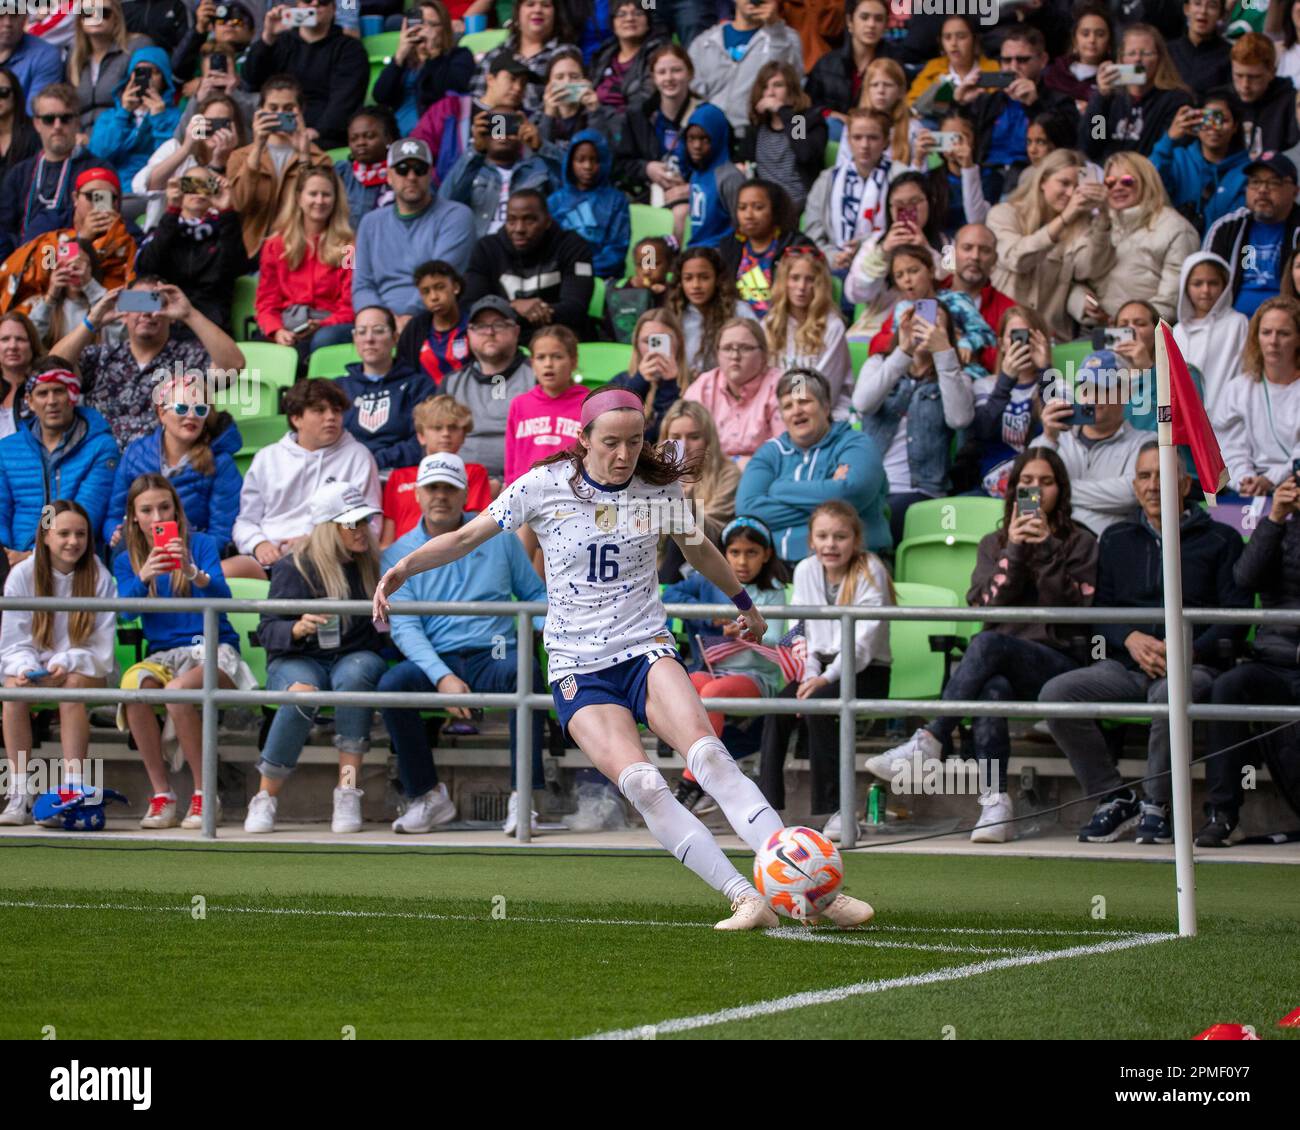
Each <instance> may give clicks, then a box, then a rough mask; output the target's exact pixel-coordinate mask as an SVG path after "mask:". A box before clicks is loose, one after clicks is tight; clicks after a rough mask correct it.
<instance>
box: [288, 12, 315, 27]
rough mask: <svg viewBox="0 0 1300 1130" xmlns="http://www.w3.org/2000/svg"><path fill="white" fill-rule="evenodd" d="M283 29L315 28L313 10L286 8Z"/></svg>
mask: <svg viewBox="0 0 1300 1130" xmlns="http://www.w3.org/2000/svg"><path fill="white" fill-rule="evenodd" d="M284 26H285V27H315V26H316V9H315V8H286V9H285V12H284Z"/></svg>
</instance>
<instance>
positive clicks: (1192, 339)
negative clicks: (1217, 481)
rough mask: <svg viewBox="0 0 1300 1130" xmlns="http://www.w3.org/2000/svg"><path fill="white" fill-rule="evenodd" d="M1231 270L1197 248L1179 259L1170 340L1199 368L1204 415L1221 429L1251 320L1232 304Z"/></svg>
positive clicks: (1217, 257) (1214, 425) (1211, 424)
mask: <svg viewBox="0 0 1300 1130" xmlns="http://www.w3.org/2000/svg"><path fill="white" fill-rule="evenodd" d="M1231 279H1232V272H1231V271H1230V270H1229V268H1228V264H1227V263H1225V262H1224V261H1223V259H1221V258H1220V257H1219V256H1218V255H1215V254H1214V252H1212V251H1197V252H1194V253H1193V254H1191V255H1189V256H1188V257H1187V258H1186V259H1184V260H1183V269H1182V274H1181V275H1180V277H1179V279H1178V324H1177V325H1176V326H1174V341H1176V342H1177V343H1178V348H1179V349H1181V350H1182V351H1183V357H1184V358H1186V360H1187V363H1188V364H1189V365H1195V366H1196V367H1197V368H1198V369H1200V370H1201V379H1202V381H1203V382H1204V388H1205V392H1204V398H1205V414H1206V415H1207V416H1208V417H1209V418H1210V426H1211V427H1213V428H1214V429H1215V430H1216V431H1221V430H1222V429H1223V427H1224V425H1225V423H1226V418H1225V409H1226V407H1227V404H1226V397H1225V393H1226V392H1227V391H1228V385H1229V382H1230V381H1231V380H1232V379H1233V378H1234V377H1236V376H1237V374H1238V373H1240V372H1241V354H1242V350H1244V349H1245V347H1246V328H1247V326H1249V324H1250V320H1249V319H1248V318H1247V317H1246V315H1245V314H1242V313H1239V312H1238V311H1236V310H1234V309H1233V308H1232V287H1231V286H1230V285H1229V284H1230V282H1231Z"/></svg>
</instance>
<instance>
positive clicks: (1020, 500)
mask: <svg viewBox="0 0 1300 1130" xmlns="http://www.w3.org/2000/svg"><path fill="white" fill-rule="evenodd" d="M1042 508H1043V492H1042V489H1041V488H1040V487H1016V509H1017V510H1019V511H1020V513H1021V514H1037V513H1038V512H1039V511H1040V510H1041V509H1042Z"/></svg>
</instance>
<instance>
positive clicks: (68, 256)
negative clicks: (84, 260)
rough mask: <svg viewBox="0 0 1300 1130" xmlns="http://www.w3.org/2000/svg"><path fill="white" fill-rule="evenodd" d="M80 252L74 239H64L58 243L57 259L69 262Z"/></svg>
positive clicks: (61, 261)
mask: <svg viewBox="0 0 1300 1130" xmlns="http://www.w3.org/2000/svg"><path fill="white" fill-rule="evenodd" d="M80 253H81V248H80V246H78V244H77V241H76V240H75V239H65V240H63V241H62V242H60V244H59V254H58V261H59V262H60V263H70V262H71V261H72V260H73V259H75V258H76V257H77V256H78V255H79V254H80Z"/></svg>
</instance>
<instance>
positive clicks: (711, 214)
mask: <svg viewBox="0 0 1300 1130" xmlns="http://www.w3.org/2000/svg"><path fill="white" fill-rule="evenodd" d="M770 2H771V0H769V3H770ZM685 145H686V161H685V167H686V168H687V169H688V170H689V171H690V215H691V241H690V245H689V246H691V247H719V246H721V245H722V244H724V243H725V242H726V240H727V238H728V236H730V235H731V234H732V233H733V232H734V231H735V227H736V198H737V197H738V196H739V195H740V188H741V185H743V184H744V183H745V175H744V174H743V173H742V172H741V171H740V170H739V169H738V168H736V166H735V165H733V164H732V163H731V127H730V126H729V125H728V124H727V119H726V116H725V115H724V114H723V112H722V111H721V110H719V109H718V108H717V107H716V106H714V105H712V104H711V103H708V102H705V103H702V104H701V105H699V106H697V107H696V108H695V110H694V111H693V112H692V114H691V116H690V119H689V121H688V122H687V124H686V134H685Z"/></svg>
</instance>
